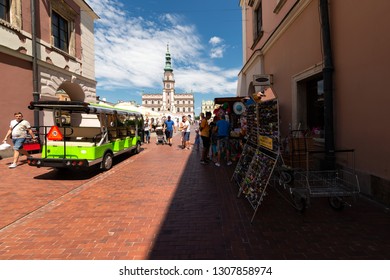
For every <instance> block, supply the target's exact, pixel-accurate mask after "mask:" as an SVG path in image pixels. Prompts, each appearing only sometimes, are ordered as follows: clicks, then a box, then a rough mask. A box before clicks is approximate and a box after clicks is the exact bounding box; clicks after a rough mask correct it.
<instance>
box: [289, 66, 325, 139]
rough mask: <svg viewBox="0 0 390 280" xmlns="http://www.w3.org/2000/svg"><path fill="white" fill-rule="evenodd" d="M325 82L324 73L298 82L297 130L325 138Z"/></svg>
mask: <svg viewBox="0 0 390 280" xmlns="http://www.w3.org/2000/svg"><path fill="white" fill-rule="evenodd" d="M323 85H324V80H323V77H322V73H319V74H316V75H314V76H311V77H308V78H306V79H304V80H300V81H298V82H297V120H298V124H297V128H296V129H298V130H306V131H307V132H308V133H310V134H311V135H313V136H315V137H316V138H323V137H324V86H323Z"/></svg>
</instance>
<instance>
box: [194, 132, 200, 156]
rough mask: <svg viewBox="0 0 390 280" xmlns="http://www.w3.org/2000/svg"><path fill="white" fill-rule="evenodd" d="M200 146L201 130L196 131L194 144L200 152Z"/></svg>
mask: <svg viewBox="0 0 390 280" xmlns="http://www.w3.org/2000/svg"><path fill="white" fill-rule="evenodd" d="M199 144H200V135H199V129H195V142H194V145H195V147H196V150H197V151H199Z"/></svg>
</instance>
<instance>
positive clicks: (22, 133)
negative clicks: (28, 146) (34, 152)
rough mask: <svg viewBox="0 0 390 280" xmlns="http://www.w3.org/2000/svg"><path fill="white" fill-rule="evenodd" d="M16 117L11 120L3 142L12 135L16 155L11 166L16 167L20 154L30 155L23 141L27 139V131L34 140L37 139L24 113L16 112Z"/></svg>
mask: <svg viewBox="0 0 390 280" xmlns="http://www.w3.org/2000/svg"><path fill="white" fill-rule="evenodd" d="M14 117H15V119H14V120H12V121H11V123H10V126H9V129H8V131H7V134H6V135H5V137H4V140H3V143H6V142H7V139H8V137H9V136H11V139H12V144H13V150H14V156H13V162H12V164H11V165H10V166H9V168H15V167H17V166H18V160H19V156H20V154H22V155H25V156H28V155H29V154H28V152H27V151H26V150H24V149H23V143H24V142H25V141H26V139H27V133H28V134H30V135H31V138H32V139H33V141H34V142H35V141H37V138H36V136H35V135H34V133H33V131H32V130H31V125H30V123H29V122H28V121H26V120H24V119H23V114H22V113H20V112H18V113H15V114H14Z"/></svg>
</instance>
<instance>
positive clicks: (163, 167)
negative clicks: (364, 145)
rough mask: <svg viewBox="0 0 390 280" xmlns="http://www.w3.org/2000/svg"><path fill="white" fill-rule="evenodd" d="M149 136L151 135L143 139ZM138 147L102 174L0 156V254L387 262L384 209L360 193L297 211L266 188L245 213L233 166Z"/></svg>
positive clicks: (388, 229)
mask: <svg viewBox="0 0 390 280" xmlns="http://www.w3.org/2000/svg"><path fill="white" fill-rule="evenodd" d="M152 140H154V138H152ZM178 143H179V135H178V134H176V135H175V136H174V145H173V146H172V147H171V146H168V145H156V144H154V142H152V143H151V144H144V145H143V146H142V151H141V153H140V154H137V155H133V156H122V157H120V158H119V159H116V160H115V166H114V167H113V169H111V170H110V171H108V172H104V173H101V172H100V171H99V170H97V169H92V170H89V171H87V172H81V173H80V172H78V173H77V172H76V173H75V172H59V171H56V170H52V169H49V168H40V169H38V168H34V167H29V166H28V165H27V164H26V163H23V164H21V165H20V166H18V167H17V168H15V169H12V170H10V169H8V165H9V164H10V163H11V159H10V158H5V159H2V160H0V259H2V260H6V259H13V260H17V259H22V260H25V259H27V260H30V259H63V260H65V259H76V260H79V259H88V260H94V259H99V260H108V259H126V260H132V259H142V260H145V259H157V260H161V259H170V260H174V259H186V260H189V259H218V260H223V259H270V260H284V259H298V260H305V259H389V258H390V238H389V236H390V213H389V211H388V209H386V208H384V207H383V206H381V205H378V204H376V203H374V202H372V201H370V200H368V199H366V198H364V197H360V198H359V199H358V200H357V201H354V202H352V207H348V208H346V209H344V210H343V211H335V210H333V209H332V208H331V207H329V205H328V203H327V200H326V199H313V200H312V203H311V205H310V207H309V208H308V209H307V211H306V212H305V213H303V214H301V213H298V212H297V211H296V210H295V209H294V208H293V207H292V206H291V205H290V204H289V203H288V202H287V201H286V200H285V199H284V198H283V197H282V196H280V195H279V194H278V193H277V192H276V191H275V189H274V188H269V190H268V192H267V196H266V197H265V199H264V202H263V204H262V205H261V206H260V208H259V210H258V212H257V214H256V216H255V218H254V220H253V222H252V223H251V222H250V220H251V218H252V215H253V209H252V208H251V207H250V205H249V203H248V202H247V201H246V199H245V198H243V197H240V198H237V192H238V188H237V185H236V184H235V183H234V182H232V181H231V177H232V173H233V171H234V166H235V164H233V165H232V166H226V164H222V166H221V167H216V166H214V165H212V164H209V165H201V164H200V162H199V160H200V152H199V151H196V150H195V149H192V150H182V149H181V148H180V147H179V146H178Z"/></svg>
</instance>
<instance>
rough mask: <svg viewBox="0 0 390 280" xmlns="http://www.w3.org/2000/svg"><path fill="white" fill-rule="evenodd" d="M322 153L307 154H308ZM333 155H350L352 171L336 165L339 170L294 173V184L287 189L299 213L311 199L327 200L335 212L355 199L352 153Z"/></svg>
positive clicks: (355, 176) (355, 177)
mask: <svg viewBox="0 0 390 280" xmlns="http://www.w3.org/2000/svg"><path fill="white" fill-rule="evenodd" d="M314 153H316V154H318V153H323V152H318V151H316V152H308V156H307V158H308V159H309V157H310V154H314ZM335 153H352V157H353V167H352V169H351V168H349V167H348V166H345V165H340V164H338V165H337V166H339V168H335V169H333V170H325V171H318V170H310V169H309V167H308V166H307V169H306V170H305V171H296V172H294V184H293V185H292V186H291V187H290V188H289V190H290V194H291V198H292V201H293V203H294V206H295V208H296V209H297V210H299V211H301V212H302V211H304V210H305V209H306V208H308V207H309V206H310V203H311V198H319V197H325V198H328V201H329V204H330V206H331V207H332V208H334V209H335V210H341V209H343V208H344V206H346V205H349V206H351V204H349V202H348V200H349V198H353V199H356V197H357V195H358V194H359V192H360V185H359V180H358V176H357V175H356V173H355V167H354V151H353V150H339V151H335ZM344 163H345V162H344Z"/></svg>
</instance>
